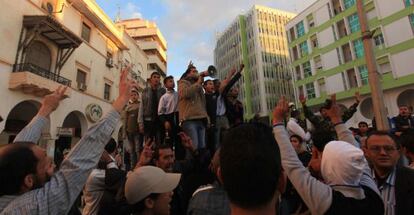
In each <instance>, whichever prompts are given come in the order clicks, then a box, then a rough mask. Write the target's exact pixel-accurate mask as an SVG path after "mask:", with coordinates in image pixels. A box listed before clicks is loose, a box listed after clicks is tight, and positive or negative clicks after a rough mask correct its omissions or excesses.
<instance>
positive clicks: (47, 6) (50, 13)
mask: <svg viewBox="0 0 414 215" xmlns="http://www.w3.org/2000/svg"><path fill="white" fill-rule="evenodd" d="M46 9H47V12H48V13H49V15H52V13H53V5H52V4H51V3H50V2H48V3H47V4H46Z"/></svg>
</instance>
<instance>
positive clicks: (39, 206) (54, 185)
mask: <svg viewBox="0 0 414 215" xmlns="http://www.w3.org/2000/svg"><path fill="white" fill-rule="evenodd" d="M127 71H128V70H124V71H123V72H122V75H121V81H120V85H119V94H120V95H119V97H118V98H117V100H116V101H115V102H114V103H113V105H112V110H110V111H109V113H108V114H107V115H106V116H105V117H104V118H103V119H101V120H100V122H99V123H97V124H96V125H94V126H92V127H91V128H90V129H89V130H88V132H87V133H86V134H85V135H84V136H83V137H82V139H81V140H80V141H79V142H78V143H77V144H76V146H75V147H74V148H73V149H72V150H71V152H70V153H69V155H68V157H67V158H66V159H65V160H63V162H62V165H61V168H60V170H59V171H57V172H56V173H55V174H54V175H53V176H52V177H51V179H50V181H49V182H47V183H46V184H45V185H44V186H43V187H41V188H38V189H35V190H31V191H29V192H27V193H24V194H23V195H21V196H19V197H17V198H16V199H15V200H13V201H12V202H11V203H10V204H9V205H8V206H7V207H6V208H5V209H4V210H3V211H2V213H5V214H67V213H68V212H69V210H70V207H71V206H72V205H73V203H74V202H75V200H76V198H77V197H78V195H79V193H80V192H81V190H82V188H83V186H84V184H85V182H86V180H87V178H88V175H89V174H90V172H91V170H92V169H93V168H95V167H96V165H97V163H98V160H99V158H100V157H101V154H102V152H103V150H104V147H105V145H106V143H107V142H108V141H109V139H110V137H111V134H112V132H113V131H114V129H115V127H116V126H117V124H118V122H119V119H120V114H119V113H120V112H121V111H122V109H123V107H124V106H125V104H126V103H127V101H128V99H129V94H130V90H131V87H132V86H133V85H134V83H132V81H131V82H130V81H128V80H127ZM56 107H57V106H56Z"/></svg>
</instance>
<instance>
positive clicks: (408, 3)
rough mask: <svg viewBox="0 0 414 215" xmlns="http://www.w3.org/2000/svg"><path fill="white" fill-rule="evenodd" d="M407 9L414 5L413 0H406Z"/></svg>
mask: <svg viewBox="0 0 414 215" xmlns="http://www.w3.org/2000/svg"><path fill="white" fill-rule="evenodd" d="M404 4H405V7H409V6H411V5H412V4H413V2H412V0H404Z"/></svg>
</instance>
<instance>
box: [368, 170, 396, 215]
mask: <svg viewBox="0 0 414 215" xmlns="http://www.w3.org/2000/svg"><path fill="white" fill-rule="evenodd" d="M395 175H396V168H394V170H393V171H392V172H391V173H390V174H389V175H388V177H387V180H386V181H385V182H384V184H382V185H381V186H378V189H379V191H380V193H381V196H382V199H383V200H384V207H385V213H384V214H385V215H394V214H395V205H396V202H395ZM372 176H373V178H374V180H375V181H376V182H377V184H378V180H377V179H376V176H375V172H374V170H372Z"/></svg>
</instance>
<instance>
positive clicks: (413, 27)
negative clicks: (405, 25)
mask: <svg viewBox="0 0 414 215" xmlns="http://www.w3.org/2000/svg"><path fill="white" fill-rule="evenodd" d="M408 18H409V19H410V24H411V28H412V29H413V32H414V14H411V15H409V16H408Z"/></svg>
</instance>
